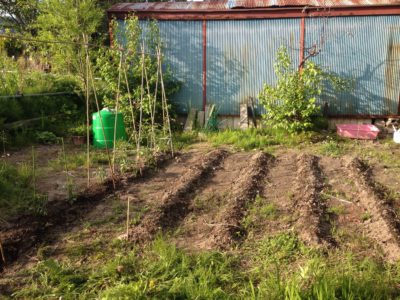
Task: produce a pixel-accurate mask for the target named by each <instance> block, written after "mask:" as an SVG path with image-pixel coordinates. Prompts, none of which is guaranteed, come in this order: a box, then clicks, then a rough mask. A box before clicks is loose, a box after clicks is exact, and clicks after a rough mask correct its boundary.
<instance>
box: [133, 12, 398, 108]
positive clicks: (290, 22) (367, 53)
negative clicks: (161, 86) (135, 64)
mask: <svg viewBox="0 0 400 300" xmlns="http://www.w3.org/2000/svg"><path fill="white" fill-rule="evenodd" d="M141 23H142V26H143V25H144V24H145V21H141ZM206 24H207V29H206V35H207V59H206V60H207V61H206V64H207V102H208V103H216V104H217V106H218V107H219V113H220V114H224V115H238V114H239V104H240V103H242V102H246V101H248V99H249V98H250V97H253V98H256V97H257V95H258V93H259V92H260V90H261V88H262V86H263V83H264V82H268V83H269V84H274V83H275V82H276V78H275V74H274V70H273V63H274V60H275V58H276V51H277V49H278V48H279V46H281V45H285V46H286V47H288V48H289V49H290V52H291V56H292V58H293V61H294V63H295V64H296V65H297V64H298V63H299V47H300V19H268V20H221V21H207V23H206ZM305 26H306V35H305V46H306V47H310V46H312V45H313V44H314V43H316V44H318V45H321V44H322V46H323V51H322V52H321V53H320V54H319V55H318V56H317V57H315V58H313V59H314V60H315V61H316V62H317V63H318V64H320V65H322V66H324V67H327V68H328V69H330V70H331V71H333V72H336V73H338V74H340V75H342V76H344V77H348V78H351V79H353V80H354V82H355V87H354V90H353V91H352V92H347V93H338V92H336V91H334V90H333V89H332V88H330V87H329V88H328V91H327V93H326V94H325V95H323V97H321V100H320V103H321V104H324V103H325V102H327V103H328V108H329V111H328V112H329V114H330V115H396V114H397V110H398V101H399V94H400V84H399V83H400V16H379V17H336V18H309V19H306V23H305ZM159 27H160V32H161V36H162V39H163V41H164V45H165V54H166V56H165V57H166V59H167V63H168V65H169V66H170V67H171V71H172V72H173V75H174V76H175V77H176V78H177V79H178V80H180V81H181V82H182V88H181V90H180V91H179V92H178V94H177V95H175V96H174V97H173V99H171V100H172V101H174V102H175V103H176V104H177V105H178V108H179V112H181V113H184V112H187V110H188V108H190V107H194V108H197V109H201V108H202V66H203V45H202V44H203V39H202V21H159ZM258 111H259V112H262V109H260V108H258Z"/></svg>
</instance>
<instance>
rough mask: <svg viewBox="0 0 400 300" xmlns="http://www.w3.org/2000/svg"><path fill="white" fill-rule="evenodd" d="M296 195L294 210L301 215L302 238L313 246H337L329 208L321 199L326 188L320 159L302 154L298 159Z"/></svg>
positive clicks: (300, 230)
mask: <svg viewBox="0 0 400 300" xmlns="http://www.w3.org/2000/svg"><path fill="white" fill-rule="evenodd" d="M296 163H297V180H296V184H297V185H296V192H295V193H296V195H295V201H294V206H293V210H294V211H297V212H298V213H299V219H298V220H297V222H296V223H297V227H298V232H299V235H300V237H302V238H303V240H304V241H306V242H307V243H309V244H311V245H319V244H323V243H327V245H333V244H335V241H334V240H333V239H332V237H331V224H330V222H329V220H328V219H327V206H326V203H325V201H324V200H323V199H322V198H321V191H322V189H323V188H324V182H323V175H322V171H321V168H320V166H319V158H318V157H316V156H314V155H307V154H302V155H300V156H299V157H298V158H297V162H296Z"/></svg>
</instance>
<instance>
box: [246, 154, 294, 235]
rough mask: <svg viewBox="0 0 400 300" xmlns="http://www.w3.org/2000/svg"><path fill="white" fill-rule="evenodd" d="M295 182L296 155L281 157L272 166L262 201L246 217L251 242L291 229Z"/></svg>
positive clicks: (262, 194)
mask: <svg viewBox="0 0 400 300" xmlns="http://www.w3.org/2000/svg"><path fill="white" fill-rule="evenodd" d="M295 182H296V154H294V153H289V154H284V155H280V156H278V157H277V158H276V159H275V160H274V161H273V162H271V164H270V165H269V170H268V174H267V177H266V180H265V182H264V184H263V187H262V189H261V193H260V196H261V197H260V198H259V201H258V203H255V206H254V207H253V208H252V211H251V212H250V214H248V215H247V216H246V217H247V219H248V223H249V224H248V226H249V227H250V228H251V234H252V235H253V239H254V240H259V239H261V238H263V237H265V236H268V235H274V234H276V233H278V232H282V231H285V230H288V229H289V228H290V227H291V225H292V219H293V218H294V217H295V216H294V215H293V211H292V205H293V203H292V201H293V196H294V195H295Z"/></svg>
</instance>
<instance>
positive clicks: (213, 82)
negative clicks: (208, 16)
mask: <svg viewBox="0 0 400 300" xmlns="http://www.w3.org/2000/svg"><path fill="white" fill-rule="evenodd" d="M299 44H300V20H299V19H297V20H296V19H275V20H229V21H228V20H227V21H207V103H215V104H217V107H218V108H219V113H220V114H224V115H238V114H239V104H240V103H243V102H244V103H246V102H247V101H248V100H249V98H250V97H253V98H256V97H257V95H258V93H259V92H260V91H261V89H262V87H263V84H264V82H268V83H274V82H275V74H274V69H273V64H274V60H275V54H276V51H277V50H278V48H279V46H281V45H285V46H286V47H288V48H289V49H291V54H293V55H292V57H293V59H294V61H295V62H296V64H297V63H298V58H299Z"/></svg>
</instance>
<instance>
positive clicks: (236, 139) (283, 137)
mask: <svg viewBox="0 0 400 300" xmlns="http://www.w3.org/2000/svg"><path fill="white" fill-rule="evenodd" d="M317 138H318V134H317V133H314V132H305V133H300V134H298V135H292V134H289V133H287V132H286V131H285V130H280V129H248V130H224V131H220V132H216V133H212V132H211V133H210V132H207V133H206V139H207V140H208V141H209V142H211V143H212V144H213V145H215V146H218V145H233V146H234V147H235V148H236V149H239V150H246V151H248V150H252V149H264V150H269V149H270V148H271V147H273V146H277V145H284V146H288V147H293V146H298V145H300V144H303V143H307V142H312V141H313V140H314V139H317Z"/></svg>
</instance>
